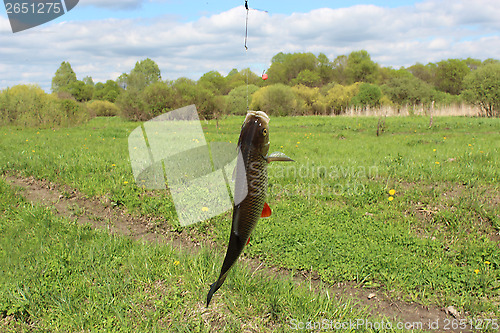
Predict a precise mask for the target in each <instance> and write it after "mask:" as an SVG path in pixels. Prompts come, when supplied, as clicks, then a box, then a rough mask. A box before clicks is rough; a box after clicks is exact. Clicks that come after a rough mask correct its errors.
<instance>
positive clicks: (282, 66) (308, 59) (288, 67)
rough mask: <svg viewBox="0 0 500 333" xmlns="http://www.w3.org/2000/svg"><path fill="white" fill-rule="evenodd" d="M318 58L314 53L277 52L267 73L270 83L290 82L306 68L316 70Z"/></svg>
mask: <svg viewBox="0 0 500 333" xmlns="http://www.w3.org/2000/svg"><path fill="white" fill-rule="evenodd" d="M317 64H318V59H317V58H316V56H315V55H314V54H312V53H283V52H280V53H278V54H276V55H275V56H274V57H273V58H272V61H271V66H270V67H269V69H268V71H267V73H268V75H269V80H267V82H268V84H275V83H283V84H289V83H290V82H291V81H292V80H293V79H294V78H296V77H297V76H298V75H299V73H300V72H301V71H303V70H305V69H307V70H310V71H316V67H317Z"/></svg>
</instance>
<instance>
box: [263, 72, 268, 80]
mask: <svg viewBox="0 0 500 333" xmlns="http://www.w3.org/2000/svg"><path fill="white" fill-rule="evenodd" d="M262 80H264V81H265V80H267V74H266V73H264V74H262Z"/></svg>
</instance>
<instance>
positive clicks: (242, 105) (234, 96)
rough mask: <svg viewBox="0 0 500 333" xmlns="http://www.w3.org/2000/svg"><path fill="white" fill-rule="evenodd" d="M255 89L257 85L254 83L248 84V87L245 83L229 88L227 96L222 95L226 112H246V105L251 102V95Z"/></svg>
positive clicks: (236, 113)
mask: <svg viewBox="0 0 500 333" xmlns="http://www.w3.org/2000/svg"><path fill="white" fill-rule="evenodd" d="M257 90H259V87H257V86H256V85H254V84H250V85H249V86H248V87H247V86H246V85H243V86H239V87H236V88H234V89H233V90H231V91H230V92H229V94H228V95H227V96H224V97H225V99H226V110H227V113H229V114H235V115H240V116H244V115H245V114H246V113H247V106H249V105H250V104H251V103H252V97H253V96H252V95H253V93H254V92H256V91H257ZM247 93H248V94H247ZM247 97H248V104H247Z"/></svg>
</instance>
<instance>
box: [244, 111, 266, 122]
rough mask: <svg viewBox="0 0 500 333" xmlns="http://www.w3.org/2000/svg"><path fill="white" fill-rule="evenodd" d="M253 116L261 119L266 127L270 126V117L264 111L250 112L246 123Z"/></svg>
mask: <svg viewBox="0 0 500 333" xmlns="http://www.w3.org/2000/svg"><path fill="white" fill-rule="evenodd" d="M252 116H254V117H257V118H259V119H261V120H262V121H263V122H264V123H265V124H266V125H268V124H269V120H270V119H269V116H268V115H267V114H266V113H265V112H264V111H251V110H250V111H248V112H247V116H246V118H245V122H246V121H247V120H248V119H249V118H250V117H252Z"/></svg>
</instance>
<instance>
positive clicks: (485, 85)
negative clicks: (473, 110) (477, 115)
mask: <svg viewBox="0 0 500 333" xmlns="http://www.w3.org/2000/svg"><path fill="white" fill-rule="evenodd" d="M464 86H465V91H464V97H465V99H466V100H468V101H469V102H471V103H473V104H476V105H479V107H480V108H481V111H482V112H483V113H484V115H485V116H487V117H500V63H489V64H486V65H483V66H481V67H479V68H478V69H477V70H475V71H473V72H471V73H469V74H468V75H467V76H466V77H465V80H464Z"/></svg>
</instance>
